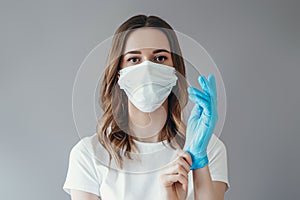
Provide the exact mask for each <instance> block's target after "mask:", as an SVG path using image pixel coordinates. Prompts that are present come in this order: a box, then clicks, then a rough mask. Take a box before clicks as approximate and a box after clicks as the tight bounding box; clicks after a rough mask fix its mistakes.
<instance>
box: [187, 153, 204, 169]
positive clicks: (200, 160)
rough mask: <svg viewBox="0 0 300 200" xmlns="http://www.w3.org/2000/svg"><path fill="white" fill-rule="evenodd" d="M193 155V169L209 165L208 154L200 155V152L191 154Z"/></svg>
mask: <svg viewBox="0 0 300 200" xmlns="http://www.w3.org/2000/svg"><path fill="white" fill-rule="evenodd" d="M190 155H191V157H192V161H193V163H192V165H191V167H190V169H191V170H194V169H198V168H203V167H205V166H206V165H208V157H207V155H202V156H200V155H199V154H198V155H197V154H196V155H193V154H191V153H190Z"/></svg>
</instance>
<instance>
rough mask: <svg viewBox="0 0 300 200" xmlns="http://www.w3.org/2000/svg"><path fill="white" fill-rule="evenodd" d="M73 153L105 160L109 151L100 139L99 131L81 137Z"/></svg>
mask: <svg viewBox="0 0 300 200" xmlns="http://www.w3.org/2000/svg"><path fill="white" fill-rule="evenodd" d="M71 155H74V156H77V155H85V156H89V157H91V158H93V159H96V160H101V161H105V160H107V157H108V152H107V151H106V149H105V148H104V147H103V145H102V144H101V143H100V142H99V140H98V135H97V133H94V134H93V135H90V136H85V137H83V138H81V139H80V140H79V141H78V142H77V143H76V144H75V145H74V146H73V147H72V149H71Z"/></svg>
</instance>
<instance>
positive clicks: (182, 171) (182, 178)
mask: <svg viewBox="0 0 300 200" xmlns="http://www.w3.org/2000/svg"><path fill="white" fill-rule="evenodd" d="M177 155H178V158H177V159H176V160H175V161H174V162H172V163H171V164H169V165H167V166H166V167H164V168H163V169H162V171H161V174H160V184H161V194H160V195H161V199H163V200H167V199H172V200H182V199H186V196H187V192H188V173H189V171H190V166H191V165H192V158H191V156H190V154H189V153H188V152H186V151H183V150H181V149H178V150H177Z"/></svg>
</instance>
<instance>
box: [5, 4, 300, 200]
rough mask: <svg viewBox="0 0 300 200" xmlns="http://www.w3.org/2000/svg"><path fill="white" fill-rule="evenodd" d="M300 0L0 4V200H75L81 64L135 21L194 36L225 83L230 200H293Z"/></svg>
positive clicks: (296, 174) (298, 175)
mask: <svg viewBox="0 0 300 200" xmlns="http://www.w3.org/2000/svg"><path fill="white" fill-rule="evenodd" d="M299 8H300V6H299V1H297V0H295V1H291V0H286V1H283V0H282V1H278V0H273V1H272V0H253V1H246V0H220V1H216V0H210V1H177V0H176V1H174V0H168V1H158V0H149V1H138V0H132V1H119V2H115V1H78V0H77V1H75V0H74V1H65V0H63V1H61V0H60V1H58V0H52V1H38V0H36V1H33V0H29V1H3V0H2V1H1V4H0V24H1V27H0V28H1V31H0V64H1V65H0V66H1V68H0V91H1V93H0V94H1V98H0V123H1V125H0V133H1V139H0V156H1V157H0V159H1V160H0V199H12V200H17V199H26V200H27V199H28V200H33V199H34V200H38V199H43V200H53V199H69V198H70V197H69V196H68V195H67V194H66V193H65V192H64V191H63V190H62V186H63V183H64V180H65V176H66V172H67V165H68V157H69V153H70V150H71V148H72V146H73V145H74V144H76V143H77V142H78V141H79V139H80V138H79V137H78V134H77V133H76V129H75V125H74V122H73V116H72V104H71V103H72V87H73V83H74V79H75V75H76V72H77V70H78V68H79V66H80V64H81V63H82V61H83V59H84V58H85V56H86V55H87V54H88V53H89V52H90V51H91V49H92V48H93V47H95V46H96V45H97V44H98V43H99V42H101V41H103V40H104V39H106V38H108V37H110V36H111V35H112V34H113V32H114V31H115V29H116V28H117V27H118V26H119V25H120V24H121V23H123V22H124V21H125V20H126V19H128V18H129V17H131V16H133V15H136V14H146V15H158V16H160V17H162V18H163V19H165V20H166V21H167V22H169V23H170V24H171V25H172V26H173V28H174V29H175V30H177V31H179V32H182V33H185V34H187V35H189V36H190V37H192V38H194V39H195V40H196V41H197V42H199V43H200V44H202V45H203V47H204V48H205V49H206V50H207V51H208V52H209V54H210V55H211V56H212V58H213V60H214V61H215V62H216V64H217V66H218V67H219V70H220V72H221V74H222V77H223V81H224V84H225V88H226V92H227V93H226V94H227V117H226V121H225V125H224V128H223V132H222V134H221V140H222V141H223V142H224V143H225V145H226V147H227V153H228V167H229V180H230V183H231V188H230V190H229V191H228V192H227V193H226V199H231V200H240V199H243V200H254V199H255V200H268V199H270V200H271V199H272V200H275V199H276V200H277V199H278V200H282V199H297V196H298V195H299V188H300V181H299V179H300V173H299V169H300V161H299V158H300V156H299V155H300V154H299V150H298V147H299V142H300V136H299V124H300V114H299V112H300V106H299V105H298V104H299V103H300V89H299V86H300V80H299V75H300V66H299V57H300V48H299V47H300V39H299V36H300V31H299V27H300V24H299V21H300V13H299Z"/></svg>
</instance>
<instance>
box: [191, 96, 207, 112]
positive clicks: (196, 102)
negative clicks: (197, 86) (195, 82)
mask: <svg viewBox="0 0 300 200" xmlns="http://www.w3.org/2000/svg"><path fill="white" fill-rule="evenodd" d="M189 99H190V100H191V101H192V102H194V103H195V104H198V105H200V106H201V107H202V108H203V110H208V109H209V103H208V102H205V101H203V100H202V99H199V98H198V97H197V96H195V95H194V94H190V95H189Z"/></svg>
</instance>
